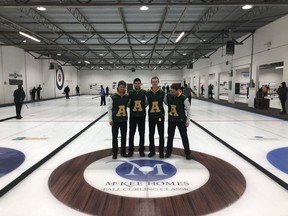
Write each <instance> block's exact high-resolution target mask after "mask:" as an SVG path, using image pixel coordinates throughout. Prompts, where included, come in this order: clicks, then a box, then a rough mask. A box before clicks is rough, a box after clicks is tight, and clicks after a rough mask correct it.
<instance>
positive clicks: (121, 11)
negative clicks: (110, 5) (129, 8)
mask: <svg viewBox="0 0 288 216" xmlns="http://www.w3.org/2000/svg"><path fill="white" fill-rule="evenodd" d="M118 12H119V15H120V18H121V22H122V25H123V29H124V32H125V34H126V35H127V40H128V44H129V48H130V51H131V53H132V56H133V59H134V62H135V67H136V65H137V61H136V58H135V54H134V51H133V47H132V43H131V39H130V36H129V32H128V29H127V25H126V22H125V17H124V13H123V10H122V8H119V9H118Z"/></svg>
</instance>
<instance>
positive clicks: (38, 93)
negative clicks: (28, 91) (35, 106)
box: [37, 85, 42, 100]
mask: <svg viewBox="0 0 288 216" xmlns="http://www.w3.org/2000/svg"><path fill="white" fill-rule="evenodd" d="M41 90H42V87H41V85H39V86H38V88H37V100H40V92H41Z"/></svg>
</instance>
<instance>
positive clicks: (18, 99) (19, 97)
mask: <svg viewBox="0 0 288 216" xmlns="http://www.w3.org/2000/svg"><path fill="white" fill-rule="evenodd" d="M13 96H14V103H15V106H16V119H21V118H22V116H21V109H22V105H23V102H24V99H25V96H26V95H25V92H24V90H23V87H22V84H19V85H18V89H16V90H15V91H14V94H13Z"/></svg>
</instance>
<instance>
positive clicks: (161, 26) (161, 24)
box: [148, 7, 169, 66]
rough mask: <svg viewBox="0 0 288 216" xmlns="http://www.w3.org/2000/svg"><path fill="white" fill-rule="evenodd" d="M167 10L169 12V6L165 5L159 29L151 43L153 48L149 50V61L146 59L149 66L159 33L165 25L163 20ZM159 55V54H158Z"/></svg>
mask: <svg viewBox="0 0 288 216" xmlns="http://www.w3.org/2000/svg"><path fill="white" fill-rule="evenodd" d="M168 12H169V8H168V7H165V9H164V12H163V15H162V19H161V21H160V22H161V23H160V26H159V31H158V33H157V36H156V38H155V41H154V44H153V48H152V51H151V55H150V58H149V61H148V65H149V66H150V62H151V59H152V58H153V55H154V51H155V49H156V45H158V40H159V36H160V34H162V31H163V27H164V25H165V21H166V18H167V16H168ZM160 57H161V55H160Z"/></svg>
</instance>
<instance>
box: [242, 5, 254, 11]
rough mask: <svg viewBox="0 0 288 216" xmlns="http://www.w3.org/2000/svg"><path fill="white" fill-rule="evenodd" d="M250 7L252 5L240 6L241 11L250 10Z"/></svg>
mask: <svg viewBox="0 0 288 216" xmlns="http://www.w3.org/2000/svg"><path fill="white" fill-rule="evenodd" d="M252 7H253V5H249V4H247V5H244V6H242V9H243V10H249V9H251V8H252Z"/></svg>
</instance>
